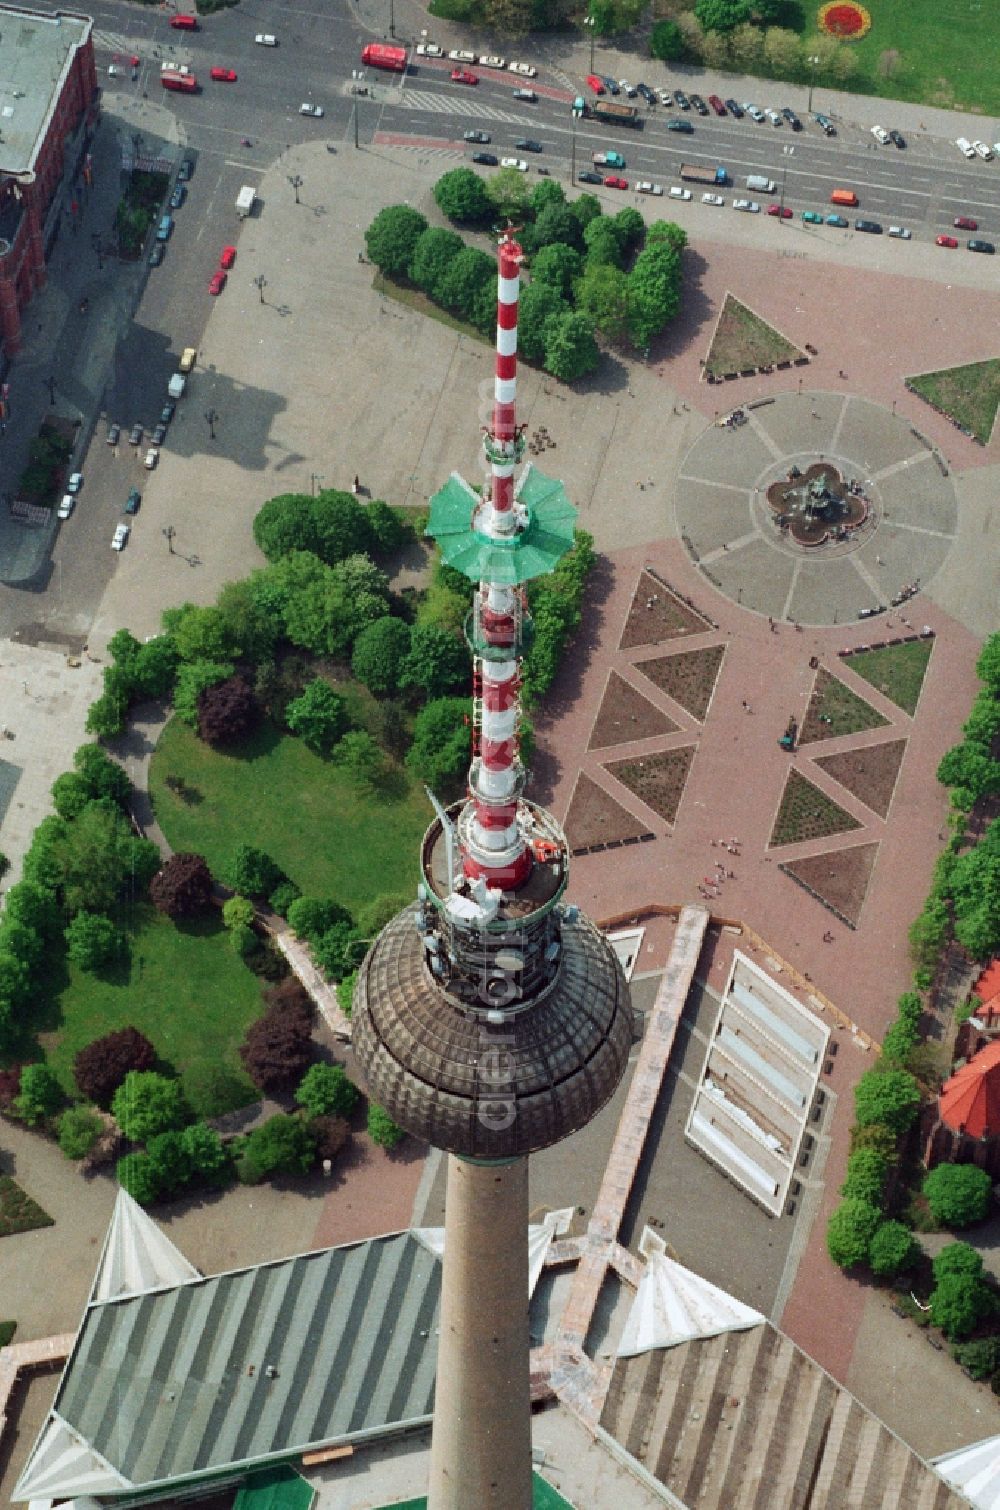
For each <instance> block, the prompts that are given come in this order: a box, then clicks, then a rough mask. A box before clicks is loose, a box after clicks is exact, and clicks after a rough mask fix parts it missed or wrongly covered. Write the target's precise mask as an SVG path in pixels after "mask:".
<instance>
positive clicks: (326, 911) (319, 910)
mask: <svg viewBox="0 0 1000 1510" xmlns="http://www.w3.org/2000/svg"><path fill="white" fill-rule="evenodd" d="M351 922H352V919H351V914H350V913H349V912H348V910H347V908H346V907H341V905H340V903H339V902H330V901H326V900H325V899H323V898H320V897H299V899H298V901H296V902H293V903H292V905H291V907H289V909H288V926H289V927H290V928H291V930H292V932H293V933H294V934H295V936H296V937H297V938H300V939H307V940H308V941H309V942H310V943H314V942H315V941H316V940H317V939H320V938H322V936H323V934H324V933H326V932H327V930H328V929H330V928H333V927H335V926H336V925H337V924H338V923H346V924H347V925H348V926H350V924H351Z"/></svg>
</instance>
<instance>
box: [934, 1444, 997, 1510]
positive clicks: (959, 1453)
mask: <svg viewBox="0 0 1000 1510" xmlns="http://www.w3.org/2000/svg"><path fill="white" fill-rule="evenodd" d="M931 1462H932V1463H933V1465H934V1467H935V1468H936V1469H937V1471H938V1473H939V1474H940V1475H941V1477H942V1478H943V1479H944V1481H945V1483H947V1484H950V1485H951V1486H952V1488H953V1489H957V1490H958V1491H959V1492H960V1493H961V1494H964V1495H965V1497H966V1499H967V1500H969V1501H970V1503H971V1504H973V1505H975V1507H976V1510H1000V1437H986V1438H985V1439H984V1440H983V1441H982V1442H973V1444H972V1446H971V1447H959V1448H957V1449H956V1451H954V1452H945V1453H942V1455H941V1456H940V1457H939V1458H932V1459H931Z"/></svg>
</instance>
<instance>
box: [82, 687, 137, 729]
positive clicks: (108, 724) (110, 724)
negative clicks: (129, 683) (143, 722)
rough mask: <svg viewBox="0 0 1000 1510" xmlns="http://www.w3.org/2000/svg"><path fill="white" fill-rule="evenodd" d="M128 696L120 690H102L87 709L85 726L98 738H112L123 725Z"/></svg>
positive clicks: (126, 712) (126, 714) (126, 713)
mask: <svg viewBox="0 0 1000 1510" xmlns="http://www.w3.org/2000/svg"><path fill="white" fill-rule="evenodd" d="M127 716H128V697H127V696H126V695H125V694H124V693H122V692H103V693H102V694H101V696H100V697H98V698H95V699H94V701H93V702H92V703H91V705H90V707H89V708H88V710H87V722H86V724H85V726H84V727H85V728H86V730H87V733H88V734H96V735H97V737H98V739H114V738H115V736H116V735H118V734H120V733H121V732H122V730H123V729H124V727H125V719H126V717H127Z"/></svg>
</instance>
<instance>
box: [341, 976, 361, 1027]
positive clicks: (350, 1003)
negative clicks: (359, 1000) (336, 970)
mask: <svg viewBox="0 0 1000 1510" xmlns="http://www.w3.org/2000/svg"><path fill="white" fill-rule="evenodd" d="M357 978H358V972H357V971H356V970H352V971H351V973H350V975H345V976H344V978H343V980H338V982H337V986H336V991H337V1006H338V1007H339V1008H340V1010H341V1011H342V1012H343V1014H344V1016H345V1017H346V1018H347V1019H348V1021H350V1017H351V1013H352V1011H353V1010H354V982H355V981H356V980H357Z"/></svg>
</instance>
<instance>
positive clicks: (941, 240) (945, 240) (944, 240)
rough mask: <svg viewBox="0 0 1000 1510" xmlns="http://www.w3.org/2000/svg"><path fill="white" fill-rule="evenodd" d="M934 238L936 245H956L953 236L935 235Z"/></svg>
mask: <svg viewBox="0 0 1000 1510" xmlns="http://www.w3.org/2000/svg"><path fill="white" fill-rule="evenodd" d="M934 239H935V240H936V242H937V244H938V246H958V242H957V241H956V240H955V238H954V236H936V237H935V238H934Z"/></svg>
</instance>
